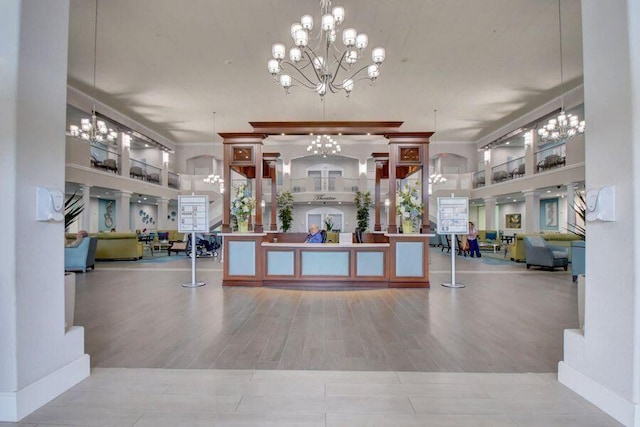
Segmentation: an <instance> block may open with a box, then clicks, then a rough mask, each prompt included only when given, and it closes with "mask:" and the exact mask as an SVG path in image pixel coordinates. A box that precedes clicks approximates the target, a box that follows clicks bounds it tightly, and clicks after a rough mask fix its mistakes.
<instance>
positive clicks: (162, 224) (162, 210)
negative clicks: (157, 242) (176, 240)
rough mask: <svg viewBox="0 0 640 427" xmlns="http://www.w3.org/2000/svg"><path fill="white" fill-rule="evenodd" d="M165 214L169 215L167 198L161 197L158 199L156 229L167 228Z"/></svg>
mask: <svg viewBox="0 0 640 427" xmlns="http://www.w3.org/2000/svg"><path fill="white" fill-rule="evenodd" d="M167 216H169V199H167V198H165V197H161V198H160V199H158V223H157V224H158V230H167V229H168V228H169V225H168V224H169V223H168V219H167Z"/></svg>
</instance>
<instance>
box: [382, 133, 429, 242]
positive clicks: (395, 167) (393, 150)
mask: <svg viewBox="0 0 640 427" xmlns="http://www.w3.org/2000/svg"><path fill="white" fill-rule="evenodd" d="M431 135H433V132H397V133H389V134H386V135H385V137H386V138H387V139H388V140H389V233H391V234H393V233H397V232H398V227H397V225H396V215H395V212H396V186H397V184H396V180H401V179H404V178H406V177H407V176H409V175H412V174H414V173H416V172H419V173H420V179H419V180H420V188H421V191H422V206H423V207H424V212H423V214H422V224H421V227H420V232H421V233H428V232H429V137H430V136H431Z"/></svg>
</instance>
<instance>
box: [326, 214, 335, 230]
mask: <svg viewBox="0 0 640 427" xmlns="http://www.w3.org/2000/svg"><path fill="white" fill-rule="evenodd" d="M324 225H325V228H326V229H327V231H331V230H332V229H333V217H332V216H331V215H327V216H325V217H324Z"/></svg>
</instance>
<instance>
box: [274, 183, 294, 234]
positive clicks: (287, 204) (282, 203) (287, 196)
mask: <svg viewBox="0 0 640 427" xmlns="http://www.w3.org/2000/svg"><path fill="white" fill-rule="evenodd" d="M277 204H278V218H279V219H280V224H281V225H280V229H281V230H282V231H284V232H285V233H286V232H287V231H289V230H291V224H292V223H293V194H291V191H288V190H287V191H283V192H281V193H280V194H278V198H277Z"/></svg>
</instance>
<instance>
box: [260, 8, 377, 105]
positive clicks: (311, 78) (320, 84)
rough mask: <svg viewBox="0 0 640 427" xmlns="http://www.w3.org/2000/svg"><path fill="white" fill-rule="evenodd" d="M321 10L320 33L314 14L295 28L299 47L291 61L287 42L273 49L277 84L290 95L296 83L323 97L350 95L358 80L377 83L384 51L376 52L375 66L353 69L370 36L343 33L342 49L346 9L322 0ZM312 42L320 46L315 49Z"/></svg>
mask: <svg viewBox="0 0 640 427" xmlns="http://www.w3.org/2000/svg"><path fill="white" fill-rule="evenodd" d="M320 9H321V11H322V18H321V21H320V28H319V29H318V31H317V33H315V34H312V30H313V27H314V25H313V18H312V17H311V15H304V16H303V17H302V18H300V22H296V23H294V24H293V25H291V37H292V38H293V42H294V45H295V46H294V47H292V48H291V49H289V60H285V57H286V56H287V55H286V48H285V45H284V44H283V43H274V44H273V46H272V47H271V54H272V55H273V58H272V59H270V60H269V62H268V63H267V68H268V70H269V73H271V75H272V76H273V79H274V81H275V82H277V83H279V84H280V85H281V86H282V87H283V88H284V90H285V91H286V93H289V88H290V87H291V86H295V85H296V84H294V82H295V83H297V85H298V86H303V87H305V88H307V89H310V90H313V91H315V92H316V93H318V95H320V97H323V96H324V95H325V94H326V93H327V91H330V92H331V93H337V92H340V91H342V90H344V91H345V93H346V94H347V96H349V94H351V91H352V90H353V88H354V86H355V83H356V81H358V80H363V79H368V80H369V81H370V82H371V85H373V84H375V81H376V78H377V77H378V75H379V74H380V64H382V62H383V61H384V58H385V50H384V48H381V47H377V48H375V49H373V50H372V52H371V59H372V60H373V64H367V65H364V66H362V67H361V68H358V69H354V68H352V67H353V65H354V64H355V63H356V62H357V61H358V60H359V59H360V58H361V57H362V54H363V52H364V50H365V49H366V48H367V45H368V44H369V37H368V36H367V35H366V34H365V33H359V34H358V32H357V31H356V29H355V28H345V29H344V30H343V31H342V43H343V44H344V46H345V48H344V50H341V49H340V48H338V46H337V45H336V43H335V41H336V39H337V38H338V29H339V27H340V24H342V22H343V21H344V15H345V12H344V8H343V7H340V6H336V7H334V8H333V9H331V0H320ZM311 42H314V44H316V46H315V47H311V46H310V45H309V43H311ZM365 70H366V74H364V71H365ZM339 76H340V77H339ZM359 76H360V77H359Z"/></svg>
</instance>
